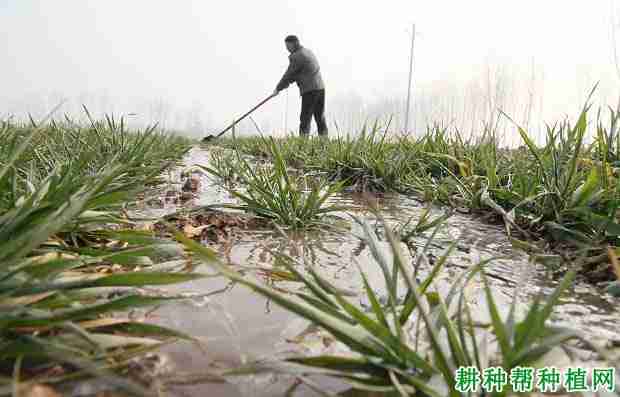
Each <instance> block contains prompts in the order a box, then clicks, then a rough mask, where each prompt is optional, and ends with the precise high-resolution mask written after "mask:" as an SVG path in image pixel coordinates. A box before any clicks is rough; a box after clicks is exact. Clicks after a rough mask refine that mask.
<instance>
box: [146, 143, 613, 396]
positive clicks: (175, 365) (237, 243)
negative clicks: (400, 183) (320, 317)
mask: <svg viewBox="0 0 620 397" xmlns="http://www.w3.org/2000/svg"><path fill="white" fill-rule="evenodd" d="M208 161H209V153H208V151H207V150H205V149H204V148H200V147H194V148H193V149H192V150H191V151H190V152H189V154H188V155H187V157H186V160H185V167H181V168H178V169H176V170H173V171H172V172H170V174H169V182H170V185H169V186H168V187H167V188H166V189H168V192H167V194H164V195H163V198H162V200H160V201H159V202H157V203H156V204H155V205H152V202H151V204H144V205H141V206H138V208H137V209H136V210H135V214H136V215H145V216H151V217H155V218H160V217H163V216H165V215H168V214H171V213H174V212H177V211H179V210H182V209H183V208H188V207H194V206H206V205H213V204H222V203H232V202H234V199H233V198H232V197H231V196H230V195H229V193H228V192H227V191H226V190H225V189H223V188H222V187H220V186H218V185H217V184H216V183H215V182H214V181H213V180H212V179H211V178H210V177H209V176H208V175H206V174H203V173H195V174H193V175H194V176H193V178H198V180H199V181H200V182H199V184H198V186H197V191H196V192H195V194H194V197H193V198H192V199H190V200H188V201H186V202H184V203H180V201H179V200H177V199H173V197H178V195H177V196H175V195H176V194H177V193H171V192H175V191H176V192H179V193H180V191H181V186H182V184H183V178H184V177H187V175H183V174H184V173H186V172H187V170H188V169H191V168H192V166H193V165H195V164H203V165H204V164H206V163H207V162H208ZM166 196H167V197H166ZM333 200H335V201H336V202H337V203H339V204H342V205H345V206H347V207H349V208H350V209H349V210H348V211H347V212H343V213H340V214H339V215H340V216H342V217H343V219H345V222H343V223H344V224H346V228H348V230H347V231H346V232H335V231H322V230H321V231H313V232H309V233H307V234H301V235H289V236H287V237H284V236H282V234H280V233H279V232H278V231H275V230H274V229H273V228H264V227H263V228H252V227H249V228H247V229H244V230H241V231H232V230H231V231H229V232H227V233H226V235H225V236H220V238H219V241H218V242H214V241H213V240H212V241H206V240H205V241H203V243H204V244H207V245H209V246H211V247H212V248H213V249H215V250H216V251H218V252H219V256H220V258H221V259H222V261H224V262H225V263H226V264H227V265H229V266H233V267H236V268H244V269H246V270H247V271H248V273H251V274H253V275H254V276H256V277H257V278H259V279H262V280H263V281H266V282H267V283H269V284H270V285H272V286H273V287H275V288H280V289H292V290H294V289H296V288H301V286H300V284H298V283H295V282H290V281H287V280H285V279H278V278H277V272H272V271H271V270H273V255H272V252H280V253H286V254H288V255H290V256H292V257H294V258H298V259H299V260H303V258H305V260H306V261H308V262H309V263H311V264H312V265H313V266H314V267H315V269H318V270H319V272H320V273H321V275H322V276H324V277H325V278H327V279H328V280H330V281H331V282H333V283H334V284H335V285H336V286H337V287H339V288H341V289H343V290H346V291H348V295H350V296H351V297H352V298H353V299H355V295H357V294H359V293H360V292H362V280H361V277H360V274H359V270H358V269H359V268H361V269H363V270H364V272H365V273H366V274H367V276H368V278H369V281H370V284H371V285H382V283H381V281H382V279H381V278H382V275H381V272H380V269H379V268H378V266H377V264H376V263H375V262H374V260H373V258H372V255H371V253H370V252H369V249H368V247H367V246H366V245H365V244H364V243H363V241H362V240H361V239H360V238H359V237H358V236H362V235H363V233H362V230H361V227H360V226H359V225H358V224H357V223H356V222H354V221H353V220H352V218H351V217H350V214H353V215H356V216H358V217H360V218H363V219H367V220H369V221H370V223H371V224H372V225H373V226H374V225H375V224H376V225H377V226H376V230H377V234H378V236H379V239H380V241H381V244H385V245H386V246H387V242H386V241H385V239H381V237H380V236H381V230H382V227H380V225H379V224H378V223H377V222H376V219H375V217H374V216H373V215H372V213H371V212H370V211H368V208H367V206H366V201H365V200H364V199H363V198H362V197H360V195H358V194H353V193H342V194H339V195H337V196H336V197H335V198H334V199H333ZM377 201H378V204H379V207H380V210H381V213H382V214H383V216H384V217H385V218H386V220H387V221H388V222H389V223H390V224H397V223H399V222H400V223H402V222H405V221H406V220H407V219H409V217H412V216H413V217H415V216H419V215H420V214H421V213H422V212H423V211H424V209H425V208H426V206H427V204H424V203H421V202H419V201H416V200H414V199H411V198H408V197H405V196H401V195H383V196H380V197H378V198H377ZM433 212H436V213H437V214H441V213H442V212H443V210H442V209H441V208H434V209H433ZM427 234H428V233H427ZM425 241H426V240H425V238H424V237H421V238H420V244H424V242H425ZM452 241H457V245H456V250H455V251H454V253H453V254H452V255H451V257H450V259H449V261H448V263H447V265H446V267H445V268H444V270H443V271H442V273H441V274H440V277H439V280H438V282H437V283H436V284H435V286H436V288H437V289H438V290H439V293H441V292H442V288H444V286H445V287H446V288H447V286H448V285H449V282H450V280H453V279H454V278H455V277H456V276H457V275H458V274H460V273H461V272H463V271H464V269H467V268H468V267H470V266H472V264H473V263H477V262H479V261H480V260H481V259H484V258H489V257H493V256H501V257H503V258H502V259H498V260H496V261H494V262H492V263H490V264H489V265H488V267H487V274H488V277H489V281H490V282H491V285H492V287H493V289H494V292H495V295H496V299H497V302H498V304H499V305H500V308H502V309H504V310H506V309H507V307H508V306H509V304H510V302H511V300H512V297H513V295H514V294H515V293H518V296H519V299H520V300H521V301H523V302H525V303H527V302H531V300H532V299H533V298H534V297H535V296H536V294H538V293H541V292H542V293H543V294H549V293H550V292H551V291H552V290H553V288H554V287H555V286H556V285H557V281H554V280H553V277H550V274H549V273H550V272H549V270H548V269H547V268H545V267H544V266H543V265H541V264H532V263H530V262H529V261H528V257H527V256H526V255H525V254H524V253H522V252H520V251H518V250H516V249H514V248H513V247H512V245H511V243H510V241H509V239H508V238H507V236H506V234H505V232H504V230H503V227H502V226H500V225H490V224H488V223H485V222H483V221H481V220H479V219H475V217H473V216H469V215H461V214H458V213H457V214H454V215H453V216H452V217H450V218H449V219H448V220H447V221H446V222H445V225H444V227H443V228H442V229H441V230H440V231H439V232H438V235H437V239H436V240H435V241H434V244H433V246H432V248H431V253H432V254H431V255H430V256H429V257H430V258H431V259H432V258H433V254H434V255H436V256H440V255H441V254H442V253H443V252H444V251H445V249H446V247H447V246H448V245H449V243H450V242H452ZM198 270H199V271H202V269H198ZM428 270H429V269H420V272H421V273H420V275H421V276H423V275H424V272H428ZM204 271H205V272H211V269H204ZM166 288H167V291H169V292H171V293H188V294H191V293H196V294H205V293H212V294H211V295H210V296H208V297H205V296H201V297H200V298H195V299H188V300H186V301H182V302H177V303H172V304H167V305H165V306H161V307H159V308H158V309H157V310H156V311H155V312H153V313H152V314H151V319H152V321H153V322H155V323H157V324H160V325H165V326H169V327H173V328H175V329H178V330H180V331H183V332H185V333H187V334H189V335H192V336H194V337H196V338H197V339H199V340H200V341H202V342H203V343H202V344H201V346H200V347H199V346H198V345H197V344H195V343H189V342H178V343H175V344H172V345H169V346H167V347H165V348H164V349H163V351H162V357H163V359H162V362H161V363H160V364H161V365H162V366H164V367H167V370H168V371H171V372H172V373H177V374H178V375H179V379H185V381H179V382H178V383H179V384H178V385H176V386H172V390H171V391H172V394H173V395H187V396H206V395H208V396H212V397H214V396H224V395H225V396H242V395H244V396H278V395H281V396H283V395H286V393H287V390H288V391H290V389H291V387H294V386H291V385H294V382H293V380H292V378H290V377H289V378H287V377H282V376H276V375H269V374H261V375H252V376H239V377H235V378H234V380H233V381H228V382H226V383H218V382H213V379H209V378H208V377H206V378H204V379H202V378H201V377H200V376H197V375H196V374H201V373H208V372H209V371H210V370H213V369H221V368H235V367H238V366H240V365H243V364H246V363H249V362H252V361H253V360H256V359H265V358H268V359H271V358H274V357H278V356H280V355H287V354H302V355H314V354H324V353H334V354H337V353H338V351H339V349H340V348H341V347H340V345H339V344H338V343H334V342H333V341H332V340H329V338H327V337H326V334H324V333H322V332H320V331H319V330H318V329H317V328H315V327H313V326H312V325H311V324H309V323H307V322H305V321H303V320H301V319H299V318H298V317H296V316H294V315H292V314H289V313H288V312H287V311H285V310H283V309H281V308H280V307H278V306H276V305H275V304H272V303H271V302H269V301H267V300H266V299H264V298H263V297H261V296H260V295H258V294H257V293H255V292H253V291H251V290H250V289H248V288H246V287H244V286H241V285H233V286H231V284H230V282H229V281H228V280H227V279H224V278H223V277H217V278H206V279H200V280H195V281H192V282H188V283H184V284H179V285H173V286H171V287H166ZM469 288H471V291H470V296H471V297H472V299H473V300H474V302H475V305H474V306H473V307H475V308H477V309H476V310H478V311H479V313H478V314H479V315H480V317H481V320H480V321H484V318H486V317H485V316H488V314H487V310H486V308H485V299H484V294H483V293H481V292H482V290H483V288H482V285H481V283H478V284H476V283H473V284H472V285H471V286H470V287H469ZM378 292H379V294H380V293H381V291H378ZM360 296H364V294H361V295H360ZM360 300H361V302H360V303H361V304H362V306H363V305H365V304H367V303H368V302H364V301H363V299H360ZM619 303H620V301H619V299H618V298H612V297H610V296H608V295H606V294H604V293H602V292H601V291H599V290H597V289H596V288H595V287H592V286H590V285H587V284H584V283H581V282H577V283H576V284H575V285H574V286H573V287H571V288H570V289H569V290H568V291H567V293H565V294H564V296H563V298H562V299H561V301H560V304H559V305H558V306H556V308H555V311H554V314H553V316H552V320H553V322H554V323H557V324H561V325H566V326H569V327H573V328H576V329H578V330H579V331H581V332H583V333H585V334H586V335H587V336H588V338H589V339H590V340H592V341H595V342H597V343H598V344H599V345H600V346H603V347H605V349H606V350H607V351H609V352H611V353H612V354H615V356H616V357H617V355H618V354H620V331H619V328H618V324H620V310H619V309H618V308H619V307H620V306H619V305H618V304H619ZM571 354H572V355H573V359H576V360H577V361H581V362H583V363H585V364H584V365H595V364H596V363H595V362H594V361H592V360H593V357H595V354H594V353H592V352H591V351H588V350H587V349H580V348H579V346H575V349H574V350H571ZM563 357H565V356H563V355H558V356H557V357H556V358H555V359H552V360H555V362H552V364H554V365H558V366H561V365H562V360H563V359H564V358H563ZM186 374H193V375H192V376H189V377H186V378H184V376H185V375H186ZM317 382H318V384H319V385H320V386H321V388H324V389H326V390H330V391H333V392H342V391H343V390H346V386H344V385H342V384H340V383H336V382H334V381H331V380H329V379H325V378H319V379H318V380H317ZM295 393H296V394H295V395H316V394H315V393H314V392H313V391H311V389H310V388H309V387H308V386H307V385H304V384H301V385H299V387H298V388H297V389H296V391H295Z"/></svg>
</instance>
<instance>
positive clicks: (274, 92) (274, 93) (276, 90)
mask: <svg viewBox="0 0 620 397" xmlns="http://www.w3.org/2000/svg"><path fill="white" fill-rule="evenodd" d="M279 93H280V91H279V90H278V89H277V88H276V89H275V90H273V93H272V94H271V95H272V96H277V95H278V94H279Z"/></svg>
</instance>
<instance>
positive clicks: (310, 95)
mask: <svg viewBox="0 0 620 397" xmlns="http://www.w3.org/2000/svg"><path fill="white" fill-rule="evenodd" d="M312 116H314V121H315V122H316V126H317V129H318V131H319V135H322V136H327V122H325V90H315V91H310V92H306V93H305V94H303V95H302V96H301V115H300V117H299V119H300V124H299V135H300V136H308V135H310V122H311V121H312Z"/></svg>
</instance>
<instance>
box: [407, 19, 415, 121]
mask: <svg viewBox="0 0 620 397" xmlns="http://www.w3.org/2000/svg"><path fill="white" fill-rule="evenodd" d="M414 42H415V23H414V24H413V32H412V34H411V52H410V54H409V85H407V110H406V112H405V133H408V132H409V112H410V110H411V108H410V103H411V78H412V74H413V43H414Z"/></svg>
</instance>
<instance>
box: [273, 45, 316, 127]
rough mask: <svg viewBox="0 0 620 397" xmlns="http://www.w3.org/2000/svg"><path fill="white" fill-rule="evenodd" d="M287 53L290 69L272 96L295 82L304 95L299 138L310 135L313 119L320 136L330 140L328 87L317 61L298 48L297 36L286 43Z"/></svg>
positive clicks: (306, 50)
mask: <svg viewBox="0 0 620 397" xmlns="http://www.w3.org/2000/svg"><path fill="white" fill-rule="evenodd" d="M284 43H285V44H286V49H287V50H288V52H290V55H289V57H288V59H289V65H288V69H286V72H285V73H284V76H282V79H280V82H279V83H278V85H277V86H276V89H275V90H274V92H273V94H274V95H278V93H279V92H280V91H282V90H283V89H285V88H287V87H288V86H289V85H290V84H291V83H293V82H296V83H297V86H298V87H299V93H300V94H301V114H300V116H299V119H300V124H299V135H300V136H302V137H307V136H308V135H310V122H311V121H312V116H314V121H316V126H317V129H318V132H319V136H324V137H326V136H327V123H326V122H325V86H324V84H323V78H322V77H321V72H320V68H319V62H318V61H317V59H316V57H315V56H314V54H313V53H312V51H310V50H309V49H307V48H304V47H302V45H301V44H299V39H298V38H297V36H292V35H291V36H287V37H286V39H285V40H284Z"/></svg>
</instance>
